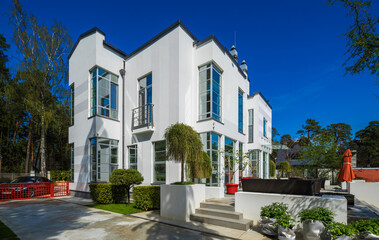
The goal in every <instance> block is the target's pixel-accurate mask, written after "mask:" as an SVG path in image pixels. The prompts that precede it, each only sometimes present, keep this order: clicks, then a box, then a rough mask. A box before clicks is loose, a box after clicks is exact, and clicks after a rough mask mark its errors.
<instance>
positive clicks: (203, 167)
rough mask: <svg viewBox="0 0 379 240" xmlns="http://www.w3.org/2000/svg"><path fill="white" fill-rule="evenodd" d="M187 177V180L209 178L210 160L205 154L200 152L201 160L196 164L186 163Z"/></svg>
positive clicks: (210, 170) (210, 171)
mask: <svg viewBox="0 0 379 240" xmlns="http://www.w3.org/2000/svg"><path fill="white" fill-rule="evenodd" d="M187 175H188V177H189V178H192V179H195V178H210V177H211V175H212V163H211V159H210V157H209V155H208V153H206V152H204V151H203V152H202V158H201V159H200V161H199V162H198V163H195V162H194V163H192V162H190V161H188V164H187Z"/></svg>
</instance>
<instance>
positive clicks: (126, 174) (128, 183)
mask: <svg viewBox="0 0 379 240" xmlns="http://www.w3.org/2000/svg"><path fill="white" fill-rule="evenodd" d="M109 181H110V182H111V183H113V184H115V185H118V186H120V187H122V188H124V189H125V191H126V193H127V194H128V203H130V189H131V188H132V187H133V186H134V185H139V184H141V183H142V182H143V177H142V174H141V173H140V172H138V171H137V170H135V169H116V170H114V171H113V172H112V174H111V176H110V177H109Z"/></svg>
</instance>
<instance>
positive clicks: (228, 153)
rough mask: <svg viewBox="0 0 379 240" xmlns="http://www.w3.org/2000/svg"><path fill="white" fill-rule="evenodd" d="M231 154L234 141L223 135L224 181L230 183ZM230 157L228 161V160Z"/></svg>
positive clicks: (231, 170)
mask: <svg viewBox="0 0 379 240" xmlns="http://www.w3.org/2000/svg"><path fill="white" fill-rule="evenodd" d="M233 155H234V141H233V140H231V139H229V138H227V137H225V183H226V184H230V183H231V182H230V180H231V178H232V176H231V175H232V174H233V169H234V164H233V162H234V161H233ZM229 159H230V161H229ZM228 162H230V164H229V163H228Z"/></svg>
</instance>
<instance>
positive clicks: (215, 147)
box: [200, 132, 220, 186]
mask: <svg viewBox="0 0 379 240" xmlns="http://www.w3.org/2000/svg"><path fill="white" fill-rule="evenodd" d="M200 139H201V142H202V143H203V150H204V151H205V152H206V153H208V155H209V158H210V160H211V164H212V176H211V178H209V179H207V185H210V186H218V185H219V178H220V177H219V172H220V171H219V143H220V136H219V135H217V134H216V133H213V132H206V133H200Z"/></svg>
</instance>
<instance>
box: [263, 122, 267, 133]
mask: <svg viewBox="0 0 379 240" xmlns="http://www.w3.org/2000/svg"><path fill="white" fill-rule="evenodd" d="M263 136H264V137H267V120H266V118H263Z"/></svg>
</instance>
